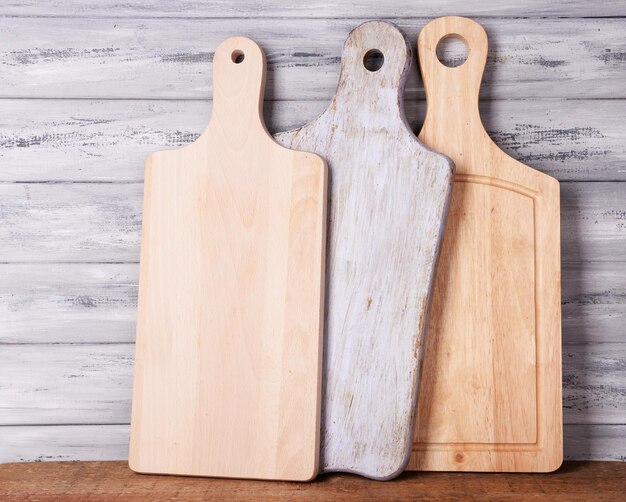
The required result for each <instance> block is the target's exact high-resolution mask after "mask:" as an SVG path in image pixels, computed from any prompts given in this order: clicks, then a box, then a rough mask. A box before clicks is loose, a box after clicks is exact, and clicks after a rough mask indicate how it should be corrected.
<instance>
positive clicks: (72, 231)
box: [0, 182, 626, 263]
mask: <svg viewBox="0 0 626 502" xmlns="http://www.w3.org/2000/svg"><path fill="white" fill-rule="evenodd" d="M142 194H143V186H142V184H140V183H121V184H120V183H0V215H1V216H2V217H1V218H0V263H2V262H5V263H6V262H9V263H11V262H42V261H45V262H72V261H74V262H136V261H139V234H140V230H141V228H140V227H141V198H142ZM625 213H626V183H623V182H622V183H619V182H618V183H609V182H602V183H592V182H589V183H587V182H585V183H562V184H561V241H562V245H561V248H562V250H561V251H562V253H561V254H562V261H563V262H564V263H576V262H586V261H604V262H615V261H616V260H618V261H623V260H624V253H625V249H626V225H624V217H625V216H624V214H625Z"/></svg>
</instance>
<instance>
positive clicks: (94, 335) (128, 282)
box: [0, 262, 626, 345]
mask: <svg viewBox="0 0 626 502" xmlns="http://www.w3.org/2000/svg"><path fill="white" fill-rule="evenodd" d="M138 271H139V266H138V265H137V264H132V263H120V264H118V263H60V264H47V263H46V264H5V265H0V322H2V332H1V333H0V344H27V343H117V342H122V343H132V342H133V341H134V340H135V319H136V314H137V277H138ZM562 309H563V311H562V312H563V343H564V344H566V345H572V344H588V343H589V344H590V343H608V342H623V341H625V340H626V267H625V266H624V265H623V264H622V263H615V262H586V263H573V264H565V265H564V266H563V270H562Z"/></svg>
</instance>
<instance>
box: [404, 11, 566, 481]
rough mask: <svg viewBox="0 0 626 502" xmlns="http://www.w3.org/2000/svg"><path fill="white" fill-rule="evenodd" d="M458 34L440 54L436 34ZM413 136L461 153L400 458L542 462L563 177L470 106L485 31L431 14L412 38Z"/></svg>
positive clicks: (555, 352) (554, 440)
mask: <svg viewBox="0 0 626 502" xmlns="http://www.w3.org/2000/svg"><path fill="white" fill-rule="evenodd" d="M451 36H454V37H457V38H460V39H462V40H464V41H465V43H466V45H467V47H468V53H469V55H468V58H467V61H466V62H465V63H464V64H462V65H461V66H458V67H455V68H449V67H446V66H444V65H443V64H442V63H441V62H440V61H439V60H438V58H437V55H436V48H437V45H438V43H439V42H440V41H441V40H443V39H445V38H447V37H451ZM418 55H419V60H420V68H421V71H422V77H423V80H424V85H425V88H426V97H427V101H428V107H427V113H426V119H425V123H424V127H423V129H422V131H421V133H420V135H419V137H420V139H421V140H422V141H424V143H425V144H426V145H428V146H430V147H431V148H435V149H437V150H439V151H441V152H443V153H445V154H446V155H448V156H450V157H451V158H452V159H453V160H454V162H455V164H456V166H457V176H456V179H455V183H454V189H453V193H452V201H451V205H450V210H449V213H448V220H447V225H446V230H445V234H444V238H443V244H442V250H441V254H440V258H439V264H438V267H437V275H436V279H435V287H434V295H433V303H432V305H431V312H430V320H429V325H428V332H427V336H426V347H425V356H424V366H423V370H422V379H421V389H420V395H419V403H418V408H417V418H416V425H415V436H414V444H413V454H412V457H411V461H410V463H409V468H410V469H418V470H462V471H526V472H543V471H552V470H554V469H556V468H557V467H558V466H559V465H560V464H561V462H562V459H563V447H562V411H561V307H560V298H561V288H560V280H561V275H560V274H561V273H560V235H559V183H558V182H557V181H556V180H555V179H553V178H551V177H550V176H547V175H545V174H542V173H540V172H538V171H536V170H534V169H531V168H530V167H527V166H525V165H523V164H521V163H520V162H517V161H516V160H514V159H512V158H511V157H509V156H508V155H506V154H505V153H504V152H503V151H502V150H500V149H499V148H498V147H497V146H496V145H495V144H494V143H493V141H492V140H491V139H490V138H489V135H488V134H487V132H486V131H485V129H484V128H483V125H482V123H481V120H480V116H479V112H478V94H479V89H480V82H481V79H482V74H483V70H484V66H485V62H486V59H487V35H486V33H485V31H484V30H483V28H482V27H481V26H480V25H479V24H478V23H475V22H474V21H471V20H469V19H465V18H461V17H445V18H440V19H436V20H434V21H432V22H430V23H429V24H428V25H427V26H426V27H425V28H424V29H423V30H422V32H421V33H420V35H419V40H418Z"/></svg>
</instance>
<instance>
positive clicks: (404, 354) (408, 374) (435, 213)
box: [276, 21, 453, 479]
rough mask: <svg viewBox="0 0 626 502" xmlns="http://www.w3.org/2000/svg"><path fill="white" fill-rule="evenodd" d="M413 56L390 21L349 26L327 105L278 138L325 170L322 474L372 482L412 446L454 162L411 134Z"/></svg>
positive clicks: (390, 471)
mask: <svg viewBox="0 0 626 502" xmlns="http://www.w3.org/2000/svg"><path fill="white" fill-rule="evenodd" d="M370 51H379V52H380V53H382V56H383V57H384V62H383V64H382V67H381V68H380V69H378V70H377V71H370V70H368V69H367V68H366V67H365V63H366V62H369V61H370V60H369V59H368V56H369V55H371V54H372V52H370ZM368 53H369V54H368ZM410 54H411V50H410V46H409V45H408V43H407V41H406V38H405V37H404V35H403V34H402V33H401V32H400V31H399V30H398V29H397V28H396V27H395V26H393V25H392V24H389V23H385V22H380V21H373V22H368V23H365V24H362V25H361V26H359V27H357V28H356V29H355V30H353V31H352V32H351V33H350V35H349V36H348V39H347V40H346V42H345V44H344V48H343V55H342V64H341V76H340V79H339V86H338V88H337V93H336V95H335V97H334V98H333V99H332V101H331V103H330V106H329V107H328V108H327V109H326V111H325V112H324V113H322V115H320V116H319V117H318V118H317V119H316V120H314V121H313V122H311V123H309V124H307V125H305V126H303V127H301V128H300V129H297V130H295V131H290V132H286V133H281V134H278V135H277V136H276V139H277V141H278V142H279V143H281V144H283V145H285V146H288V147H290V148H296V149H300V150H309V151H312V152H315V153H318V154H320V155H322V156H323V157H324V158H325V159H326V161H327V162H328V166H329V170H330V204H329V211H330V219H329V246H328V262H327V270H328V273H327V276H326V281H327V282H326V284H327V290H326V294H327V317H326V332H325V348H324V351H325V372H324V384H323V385H324V392H323V405H322V409H323V411H322V444H321V459H320V462H321V469H322V470H323V471H348V472H355V473H358V474H362V475H365V476H369V477H372V478H378V479H384V478H391V477H393V476H395V475H397V474H399V473H400V472H401V471H402V470H403V469H404V466H405V464H406V462H407V461H408V456H409V453H410V449H411V448H410V446H411V437H412V427H413V416H414V409H415V400H416V396H417V384H418V368H419V364H420V360H421V341H422V332H423V329H424V320H425V319H426V315H427V305H428V296H429V291H430V286H431V276H432V274H433V270H434V264H435V260H436V256H437V251H438V245H439V240H440V236H441V231H442V224H443V221H444V217H445V212H446V208H447V202H448V196H449V192H450V189H451V184H452V177H453V164H452V163H451V162H450V160H449V159H448V158H446V157H444V156H443V155H439V154H437V153H434V152H432V151H430V150H429V149H427V148H425V147H424V146H423V145H422V144H420V143H419V142H418V141H417V139H416V137H415V135H414V134H413V133H412V131H411V130H410V129H409V127H408V126H407V123H406V120H405V117H404V111H403V107H402V102H403V99H402V91H403V86H404V80H405V77H406V75H407V72H408V69H409V65H410ZM379 60H380V58H379ZM370 68H371V67H370ZM372 69H373V68H372Z"/></svg>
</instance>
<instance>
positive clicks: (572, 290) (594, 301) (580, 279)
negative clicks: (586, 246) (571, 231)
mask: <svg viewBox="0 0 626 502" xmlns="http://www.w3.org/2000/svg"><path fill="white" fill-rule="evenodd" d="M625 257H626V253H622V255H621V256H616V257H615V259H616V260H621V261H615V262H613V263H611V262H585V263H566V264H564V265H563V266H562V268H561V288H562V289H561V314H562V340H563V344H565V345H569V344H581V343H584V344H590V345H594V344H598V343H607V342H618V343H619V342H626V263H625V262H624V261H623V259H624V258H625Z"/></svg>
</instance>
